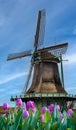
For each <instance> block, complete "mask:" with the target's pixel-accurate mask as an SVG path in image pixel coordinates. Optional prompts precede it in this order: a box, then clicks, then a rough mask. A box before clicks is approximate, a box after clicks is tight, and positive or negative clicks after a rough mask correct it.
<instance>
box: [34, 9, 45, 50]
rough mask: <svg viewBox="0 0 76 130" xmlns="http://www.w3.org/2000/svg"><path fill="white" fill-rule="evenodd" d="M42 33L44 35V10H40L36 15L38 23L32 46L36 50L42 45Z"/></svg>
mask: <svg viewBox="0 0 76 130" xmlns="http://www.w3.org/2000/svg"><path fill="white" fill-rule="evenodd" d="M44 33H45V10H41V11H39V13H38V21H37V28H36V34H35V41H34V46H35V48H36V49H37V47H38V46H39V45H41V44H42V43H43V40H44Z"/></svg>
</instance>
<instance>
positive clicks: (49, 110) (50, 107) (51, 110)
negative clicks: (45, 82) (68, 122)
mask: <svg viewBox="0 0 76 130" xmlns="http://www.w3.org/2000/svg"><path fill="white" fill-rule="evenodd" d="M53 111H54V104H50V106H49V109H48V112H49V113H52V112H53Z"/></svg>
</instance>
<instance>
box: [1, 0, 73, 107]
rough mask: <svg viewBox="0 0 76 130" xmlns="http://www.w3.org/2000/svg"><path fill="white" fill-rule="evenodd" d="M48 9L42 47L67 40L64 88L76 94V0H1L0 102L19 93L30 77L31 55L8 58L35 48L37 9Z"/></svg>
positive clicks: (8, 99) (8, 100) (7, 100)
mask: <svg viewBox="0 0 76 130" xmlns="http://www.w3.org/2000/svg"><path fill="white" fill-rule="evenodd" d="M41 9H45V10H46V28H45V38H44V43H43V45H42V46H41V47H46V46H51V45H55V44H58V43H63V42H68V43H69V46H68V49H67V52H66V54H65V55H64V56H63V58H64V59H68V62H66V61H64V63H63V65H64V80H65V89H66V90H67V92H68V93H70V94H76V1H75V0H64V1H63V0H0V105H2V104H3V102H8V103H9V104H11V102H10V97H11V95H13V96H14V95H19V94H20V93H21V92H22V90H23V88H24V84H25V81H26V79H27V75H28V70H29V66H30V57H25V58H22V59H17V60H12V61H9V62H7V61H6V59H7V56H8V54H10V53H15V52H22V51H26V50H30V49H32V50H34V46H33V43H34V35H35V31H36V22H37V15H38V10H41Z"/></svg>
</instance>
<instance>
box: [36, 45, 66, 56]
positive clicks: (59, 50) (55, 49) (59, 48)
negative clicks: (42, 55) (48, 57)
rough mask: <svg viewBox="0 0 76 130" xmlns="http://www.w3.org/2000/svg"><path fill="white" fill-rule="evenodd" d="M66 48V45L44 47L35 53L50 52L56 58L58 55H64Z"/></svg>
mask: <svg viewBox="0 0 76 130" xmlns="http://www.w3.org/2000/svg"><path fill="white" fill-rule="evenodd" d="M67 47H68V43H63V44H58V45H54V46H50V47H46V48H43V49H38V51H37V52H45V51H51V53H52V54H54V55H56V56H60V54H64V53H65V52H66V50H67Z"/></svg>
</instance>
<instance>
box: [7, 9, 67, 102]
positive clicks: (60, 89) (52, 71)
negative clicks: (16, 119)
mask: <svg viewBox="0 0 76 130" xmlns="http://www.w3.org/2000/svg"><path fill="white" fill-rule="evenodd" d="M45 17H46V14H45V10H40V11H39V13H38V21H37V27H36V34H35V40H34V51H33V52H32V51H25V52H21V53H15V54H10V55H9V56H8V58H7V60H13V59H17V58H23V57H26V56H31V65H30V69H29V74H28V77H27V81H26V84H25V86H24V90H23V94H24V97H22V99H23V101H25V100H29V99H30V98H32V100H37V99H38V100H39V101H41V99H42V100H43V102H45V98H46V99H47V98H48V97H49V96H48V94H49V95H50V94H63V95H64V94H67V92H66V91H65V89H64V81H63V69H62V54H64V53H65V52H66V50H67V46H68V43H62V44H58V45H54V46H49V47H45V48H40V49H39V46H40V45H41V44H42V43H43V39H44V32H45ZM58 63H61V74H62V82H61V80H60V75H59V70H58ZM33 67H34V73H33V80H32V84H31V86H30V88H28V85H29V81H30V78H31V74H32V70H33ZM28 95H29V96H28ZM30 95H32V96H30ZM45 95H46V96H45ZM28 97H29V98H28ZM41 97H42V98H41ZM14 99H15V98H14ZM49 99H50V98H49ZM49 99H48V101H49ZM53 99H54V98H53ZM12 100H13V99H12ZM58 100H59V99H58Z"/></svg>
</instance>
